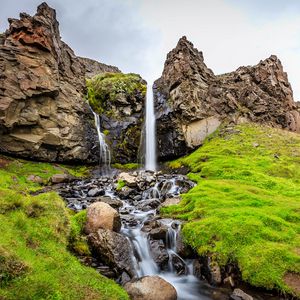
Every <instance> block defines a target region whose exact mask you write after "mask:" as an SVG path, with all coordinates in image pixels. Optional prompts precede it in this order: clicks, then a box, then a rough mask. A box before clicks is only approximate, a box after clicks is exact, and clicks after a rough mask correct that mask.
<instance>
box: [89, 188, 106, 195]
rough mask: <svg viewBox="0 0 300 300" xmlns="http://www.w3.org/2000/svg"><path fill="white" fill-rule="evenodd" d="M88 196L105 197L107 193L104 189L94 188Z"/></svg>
mask: <svg viewBox="0 0 300 300" xmlns="http://www.w3.org/2000/svg"><path fill="white" fill-rule="evenodd" d="M87 195H88V197H97V196H103V195H105V191H104V190H103V189H99V188H93V189H91V190H89V191H88V194H87Z"/></svg>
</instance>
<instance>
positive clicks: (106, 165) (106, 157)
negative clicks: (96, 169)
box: [91, 109, 111, 173]
mask: <svg viewBox="0 0 300 300" xmlns="http://www.w3.org/2000/svg"><path fill="white" fill-rule="evenodd" d="M91 110H92V109H91ZM92 112H93V115H94V119H95V126H96V129H97V134H98V141H99V164H100V165H102V171H103V173H108V172H109V171H110V161H111V156H110V150H109V147H108V145H107V144H106V141H105V135H104V134H103V133H102V132H101V126H100V117H99V115H98V114H97V113H95V112H94V111H93V110H92Z"/></svg>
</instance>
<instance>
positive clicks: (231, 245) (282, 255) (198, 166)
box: [162, 124, 300, 293]
mask: <svg viewBox="0 0 300 300" xmlns="http://www.w3.org/2000/svg"><path fill="white" fill-rule="evenodd" d="M183 165H184V166H187V167H189V168H190V171H191V173H190V174H189V177H190V178H191V179H192V180H194V181H196V182H197V186H196V187H195V188H193V189H192V190H190V191H189V192H188V193H187V194H185V195H183V196H182V198H183V200H182V201H181V203H180V204H179V205H177V206H171V207H167V208H163V209H162V212H163V214H164V215H166V216H173V217H176V218H179V219H183V220H186V221H187V222H186V224H185V225H184V227H183V235H184V238H185V241H186V242H187V243H188V244H190V245H191V246H192V247H193V248H194V249H196V250H197V252H198V253H199V254H200V255H211V256H212V257H213V258H214V259H215V260H217V261H218V262H219V264H220V265H225V264H227V263H229V262H234V263H237V264H238V266H239V268H240V270H241V273H242V278H243V280H244V281H247V282H249V283H250V284H252V285H254V286H258V287H265V288H268V289H273V288H276V289H278V290H279V291H281V292H283V293H293V292H294V291H293V289H292V287H291V286H288V285H287V283H286V282H285V281H284V275H285V274H288V273H290V272H292V273H300V256H299V249H300V136H299V135H297V134H294V133H290V132H287V131H282V130H278V129H272V128H268V127H261V126H258V125H253V124H243V125H239V126H236V127H235V128H234V130H231V131H227V132H226V130H225V129H222V130H220V131H219V132H217V133H216V134H214V135H212V136H211V137H209V138H208V139H207V140H206V142H205V143H204V145H203V146H202V147H200V148H199V149H198V150H196V151H195V152H194V153H192V154H190V155H189V156H187V157H184V158H181V159H178V160H176V161H174V162H172V163H170V166H171V167H174V168H179V167H180V166H183Z"/></svg>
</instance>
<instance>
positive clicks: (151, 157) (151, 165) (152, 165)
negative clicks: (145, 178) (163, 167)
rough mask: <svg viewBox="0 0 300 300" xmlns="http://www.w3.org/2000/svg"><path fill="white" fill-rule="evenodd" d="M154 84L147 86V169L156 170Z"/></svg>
mask: <svg viewBox="0 0 300 300" xmlns="http://www.w3.org/2000/svg"><path fill="white" fill-rule="evenodd" d="M155 123H156V120H155V112H154V101H153V90H152V85H148V86H147V98H146V125H145V128H146V155H145V169H146V170H151V171H155V170H156V133H155V131H156V128H155Z"/></svg>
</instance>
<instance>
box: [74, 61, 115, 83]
mask: <svg viewBox="0 0 300 300" xmlns="http://www.w3.org/2000/svg"><path fill="white" fill-rule="evenodd" d="M78 59H79V60H80V62H81V63H82V64H83V65H84V67H85V77H86V78H92V77H94V76H96V75H98V74H101V73H121V71H120V70H119V69H118V68H117V67H115V66H109V65H106V64H103V63H100V62H98V61H96V60H93V59H90V58H85V57H78Z"/></svg>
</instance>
